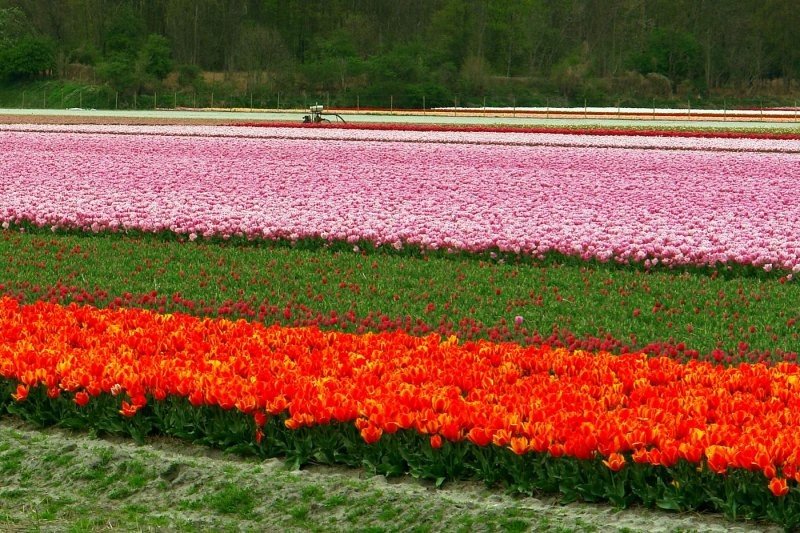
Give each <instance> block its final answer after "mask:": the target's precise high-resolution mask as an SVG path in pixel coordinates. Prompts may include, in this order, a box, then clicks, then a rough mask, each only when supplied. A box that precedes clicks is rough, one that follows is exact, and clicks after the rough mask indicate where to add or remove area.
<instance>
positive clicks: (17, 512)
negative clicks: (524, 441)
mask: <svg viewBox="0 0 800 533" xmlns="http://www.w3.org/2000/svg"><path fill="white" fill-rule="evenodd" d="M0 471H1V472H2V474H3V478H4V483H3V487H2V488H0V529H3V530H25V531H34V530H35V531H71V532H73V531H74V532H79V531H80V532H83V531H100V530H108V529H115V530H116V529H119V530H121V531H164V530H171V531H197V530H203V529H205V530H215V531H264V530H265V529H270V530H281V531H400V530H403V531H419V532H423V531H439V530H442V529H443V528H444V529H447V530H452V531H476V530H477V531H487V532H488V531H526V530H530V529H535V530H536V531H601V530H604V531H642V530H654V531H705V532H722V531H738V532H745V531H773V530H774V531H777V530H778V528H776V527H774V526H772V527H770V526H767V525H765V524H754V525H747V524H745V523H737V524H733V523H730V522H728V521H726V520H724V519H722V518H721V517H719V516H715V515H698V514H680V515H679V514H674V515H668V514H664V513H661V512H656V511H648V510H642V509H630V510H626V511H619V512H611V509H610V508H608V507H602V506H596V505H591V504H570V505H566V506H562V505H558V504H557V502H556V501H555V500H550V499H546V500H540V499H537V498H531V497H525V498H520V497H513V496H507V495H504V494H502V493H501V492H498V491H496V490H489V489H486V488H484V487H482V486H481V485H479V484H474V483H456V484H451V485H447V486H446V487H445V488H444V489H441V490H434V489H433V488H432V486H431V485H429V484H424V483H421V482H417V481H415V480H413V479H411V478H402V479H399V480H394V481H393V482H387V480H386V479H385V478H383V477H382V476H369V475H367V474H365V473H364V472H363V471H361V470H352V469H345V468H327V467H325V468H311V469H308V470H303V471H290V470H287V469H286V468H285V467H284V466H283V464H282V463H281V462H279V461H277V460H269V461H255V460H246V459H240V458H237V457H234V456H229V455H225V454H222V453H219V452H215V451H213V450H209V449H208V448H205V447H197V446H191V445H187V444H186V443H183V442H178V441H174V440H171V439H163V438H154V439H151V440H150V441H149V442H148V446H146V447H139V446H136V445H134V444H132V443H131V442H130V441H125V440H117V439H111V440H103V439H97V438H93V437H90V436H86V435H85V434H76V433H72V432H68V431H63V430H54V429H49V430H41V429H33V428H32V427H30V426H27V425H24V424H20V423H19V422H15V421H13V420H10V419H2V420H0ZM653 528H655V529H653ZM659 528H660V529H659Z"/></svg>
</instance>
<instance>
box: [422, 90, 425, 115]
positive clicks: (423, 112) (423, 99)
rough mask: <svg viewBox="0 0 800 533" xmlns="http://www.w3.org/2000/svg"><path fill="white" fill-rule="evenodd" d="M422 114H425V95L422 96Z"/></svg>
mask: <svg viewBox="0 0 800 533" xmlns="http://www.w3.org/2000/svg"><path fill="white" fill-rule="evenodd" d="M422 114H423V115H424V114H425V95H424V94H423V95H422Z"/></svg>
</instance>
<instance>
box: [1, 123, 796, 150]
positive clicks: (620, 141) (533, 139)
mask: <svg viewBox="0 0 800 533" xmlns="http://www.w3.org/2000/svg"><path fill="white" fill-rule="evenodd" d="M3 132H42V133H106V134H119V135H162V136H180V137H240V138H241V137H245V138H259V139H309V140H317V139H324V140H341V141H380V142H417V143H443V144H490V145H494V144H507V145H520V146H561V147H573V146H574V147H587V148H631V149H637V148H641V149H656V150H658V149H662V150H692V151H697V150H703V151H728V152H784V153H800V140H797V139H759V138H746V137H681V136H671V135H670V133H669V132H665V133H664V136H658V135H647V136H645V135H609V134H608V133H605V134H602V135H588V134H587V135H575V134H572V133H569V134H567V133H526V132H519V133H515V132H482V131H458V130H449V131H442V130H431V131H415V130H389V129H384V130H381V129H374V128H373V127H369V128H365V129H353V128H350V127H348V128H346V129H345V128H334V127H305V128H303V127H263V126H262V127H242V126H214V127H208V126H120V125H54V124H52V125H47V124H26V125H17V124H0V133H3Z"/></svg>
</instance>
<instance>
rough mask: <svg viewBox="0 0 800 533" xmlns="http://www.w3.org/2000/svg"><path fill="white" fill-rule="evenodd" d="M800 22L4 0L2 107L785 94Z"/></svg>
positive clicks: (684, 3)
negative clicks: (78, 96) (77, 97)
mask: <svg viewBox="0 0 800 533" xmlns="http://www.w3.org/2000/svg"><path fill="white" fill-rule="evenodd" d="M797 28H800V9H797V3H796V0H514V1H506V0H402V1H398V0H0V105H4V106H7V107H19V106H20V103H23V104H24V105H26V106H29V107H30V106H38V107H42V106H51V107H58V106H60V105H67V106H74V105H77V101H76V100H75V99H76V95H77V94H78V93H80V99H81V102H80V103H81V104H82V105H91V106H92V107H106V106H111V107H113V106H119V107H131V106H133V105H136V106H154V105H157V104H158V103H159V102H158V101H153V100H149V99H153V98H158V96H157V95H158V94H159V93H160V94H161V95H162V96H161V103H162V105H163V106H165V107H169V106H172V105H206V106H207V105H209V104H211V105H217V106H222V105H230V106H232V105H239V106H246V105H248V104H249V103H252V102H254V104H251V105H257V106H268V107H276V104H278V105H279V106H280V107H287V106H290V105H298V106H302V105H306V104H307V103H309V101H313V100H317V101H320V102H321V103H323V102H324V103H328V104H331V105H338V106H351V107H355V106H356V105H358V106H362V107H366V106H377V107H389V106H390V105H391V106H393V107H413V108H420V107H423V105H424V106H425V107H431V106H437V105H453V104H454V102H457V103H458V104H459V105H482V104H483V102H484V99H486V102H487V103H488V104H490V105H491V104H494V105H518V106H523V105H544V104H545V103H547V104H548V105H551V106H556V105H580V106H582V105H584V102H586V103H588V105H620V104H621V105H623V106H625V105H628V106H632V105H646V106H650V105H659V106H668V105H673V106H674V105H683V106H685V105H692V106H694V107H703V106H720V105H721V103H722V102H723V101H724V102H725V105H728V106H731V105H738V106H748V105H749V106H757V105H780V104H784V105H792V104H793V102H794V100H795V99H796V98H797V96H798V95H799V94H800V84H799V83H798V79H799V78H800V38H799V37H798V35H800V33H798V31H797ZM20 97H21V98H22V100H23V102H20V101H19V100H20ZM26 97H27V98H28V101H27V102H24V100H25V98H26ZM209 97H210V99H211V101H210V102H209ZM214 98H216V102H214ZM84 99H86V100H85V101H84ZM198 99H199V101H198ZM87 102H88V104H87Z"/></svg>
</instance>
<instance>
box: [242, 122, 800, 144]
mask: <svg viewBox="0 0 800 533" xmlns="http://www.w3.org/2000/svg"><path fill="white" fill-rule="evenodd" d="M230 125H231V126H242V127H264V128H273V127H281V128H328V129H359V130H379V131H459V132H486V133H558V134H562V135H602V136H615V135H626V136H633V137H688V138H701V139H707V138H716V139H773V140H797V139H800V134H798V133H791V132H788V131H777V132H775V131H731V130H721V129H718V130H701V129H692V124H691V123H690V124H687V126H686V127H685V128H684V129H679V128H674V129H656V128H647V127H642V128H631V127H625V126H619V127H610V128H609V127H591V126H590V127H586V126H576V127H569V126H567V127H563V126H561V127H558V126H526V125H511V126H503V125H488V126H487V125H474V124H471V125H460V124H400V123H395V124H388V123H384V122H358V123H348V124H342V123H332V124H313V123H312V124H305V123H302V122H234V123H231V124H230ZM787 129H788V128H787Z"/></svg>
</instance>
